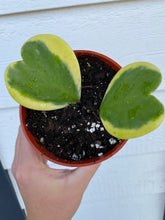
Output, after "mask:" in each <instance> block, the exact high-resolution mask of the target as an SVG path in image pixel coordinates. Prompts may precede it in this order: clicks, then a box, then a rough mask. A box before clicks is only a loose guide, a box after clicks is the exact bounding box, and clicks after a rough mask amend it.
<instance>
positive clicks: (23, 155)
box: [18, 127, 46, 165]
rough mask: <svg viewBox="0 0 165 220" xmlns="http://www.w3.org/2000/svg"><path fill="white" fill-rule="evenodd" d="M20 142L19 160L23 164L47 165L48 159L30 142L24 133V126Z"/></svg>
mask: <svg viewBox="0 0 165 220" xmlns="http://www.w3.org/2000/svg"><path fill="white" fill-rule="evenodd" d="M19 133H20V142H19V146H18V150H19V160H20V163H21V164H31V165H38V164H39V165H41V164H42V165H45V164H46V160H45V159H43V157H42V156H41V155H40V154H39V153H37V152H36V151H35V150H34V149H33V148H32V146H31V145H30V143H29V142H28V141H27V139H26V137H25V136H24V134H23V131H22V128H21V127H20V130H19Z"/></svg>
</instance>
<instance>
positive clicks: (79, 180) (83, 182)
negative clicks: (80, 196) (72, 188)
mask: <svg viewBox="0 0 165 220" xmlns="http://www.w3.org/2000/svg"><path fill="white" fill-rule="evenodd" d="M99 166H100V164H95V165H91V166H86V167H79V168H77V169H75V170H74V171H73V173H72V177H71V178H72V181H73V183H74V184H76V185H77V186H79V187H80V186H81V187H84V188H86V187H87V186H88V184H89V182H90V180H91V178H92V177H93V175H94V174H95V172H96V171H97V169H98V168H99ZM73 183H72V184H73Z"/></svg>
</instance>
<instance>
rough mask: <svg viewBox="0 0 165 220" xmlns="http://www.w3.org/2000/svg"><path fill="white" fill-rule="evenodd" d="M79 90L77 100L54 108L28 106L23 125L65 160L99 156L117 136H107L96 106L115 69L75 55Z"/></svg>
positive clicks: (112, 144)
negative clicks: (35, 109) (80, 78)
mask: <svg viewBox="0 0 165 220" xmlns="http://www.w3.org/2000/svg"><path fill="white" fill-rule="evenodd" d="M78 61H79V64H80V69H81V75H82V91H81V100H80V102H79V103H76V104H71V105H69V106H68V107H65V108H63V109H59V110H55V111H46V112H41V111H34V110H30V109H28V117H27V120H26V125H27V126H28V129H29V130H30V131H31V132H32V134H33V135H34V136H35V137H37V138H38V140H39V142H40V144H41V147H45V148H47V150H48V151H50V152H52V153H53V154H55V155H56V156H58V157H60V158H63V159H67V160H72V161H73V160H74V161H77V160H80V159H89V158H93V157H96V156H100V157H101V156H102V155H103V154H105V153H106V152H108V151H109V150H110V149H112V148H113V147H114V146H115V145H116V144H117V143H118V142H120V141H121V140H120V139H117V138H115V137H113V136H111V135H110V134H109V133H108V132H107V131H106V130H105V129H104V126H103V124H102V122H101V120H100V118H99V107H100V104H101V101H102V99H103V97H104V94H105V91H106V89H107V87H108V85H109V82H110V81H111V79H112V78H113V76H114V75H115V73H116V72H115V71H114V70H112V69H111V68H109V66H108V65H107V64H105V63H103V62H102V61H100V60H99V59H98V58H96V57H91V56H88V57H79V58H78Z"/></svg>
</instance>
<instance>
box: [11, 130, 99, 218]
mask: <svg viewBox="0 0 165 220" xmlns="http://www.w3.org/2000/svg"><path fill="white" fill-rule="evenodd" d="M98 167H99V164H96V165H92V166H87V167H80V168H76V169H74V170H67V169H65V170H60V169H52V168H50V167H48V165H47V161H46V160H45V159H44V158H43V157H42V156H41V155H39V154H38V153H37V152H36V151H35V150H34V149H33V148H32V147H31V146H30V144H29V143H28V142H27V140H26V138H25V136H24V134H23V132H22V129H21V128H19V132H18V137H17V141H16V147H15V156H14V161H13V164H12V173H13V175H14V177H15V179H16V181H17V184H18V187H19V190H20V192H21V195H22V198H23V200H24V203H25V206H26V211H27V220H47V219H49V220H70V219H71V218H72V217H73V215H74V214H75V212H76V211H77V209H78V207H79V205H80V202H81V199H82V196H83V193H84V191H85V189H86V188H87V186H88V184H89V182H90V180H91V178H92V177H93V175H94V174H95V172H96V170H97V169H98Z"/></svg>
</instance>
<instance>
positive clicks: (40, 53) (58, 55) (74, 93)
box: [5, 34, 81, 110]
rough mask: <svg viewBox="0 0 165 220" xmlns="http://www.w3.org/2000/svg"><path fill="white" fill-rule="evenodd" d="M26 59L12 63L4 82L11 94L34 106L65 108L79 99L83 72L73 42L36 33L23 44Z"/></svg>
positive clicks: (42, 108)
mask: <svg viewBox="0 0 165 220" xmlns="http://www.w3.org/2000/svg"><path fill="white" fill-rule="evenodd" d="M21 55H22V58H23V60H22V61H18V62H15V63H12V64H10V65H9V66H8V67H7V69H6V71H5V82H6V86H7V88H8V91H9V92H10V94H11V96H12V97H13V98H14V99H15V100H16V101H17V102H18V103H20V104H21V105H23V106H25V107H27V108H31V109H35V110H52V109H58V108H62V107H64V106H66V105H68V104H69V103H75V102H77V101H78V100H79V99H80V93H81V92H80V91H81V75H80V68H79V64H78V61H77V58H76V56H75V54H74V52H73V51H72V49H71V48H70V46H69V45H68V44H67V43H66V42H65V41H64V40H62V39H61V38H59V37H57V36H54V35H48V34H46V35H37V36H34V37H32V38H30V39H29V40H28V41H27V42H26V43H25V44H24V45H23V47H22V49H21Z"/></svg>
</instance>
